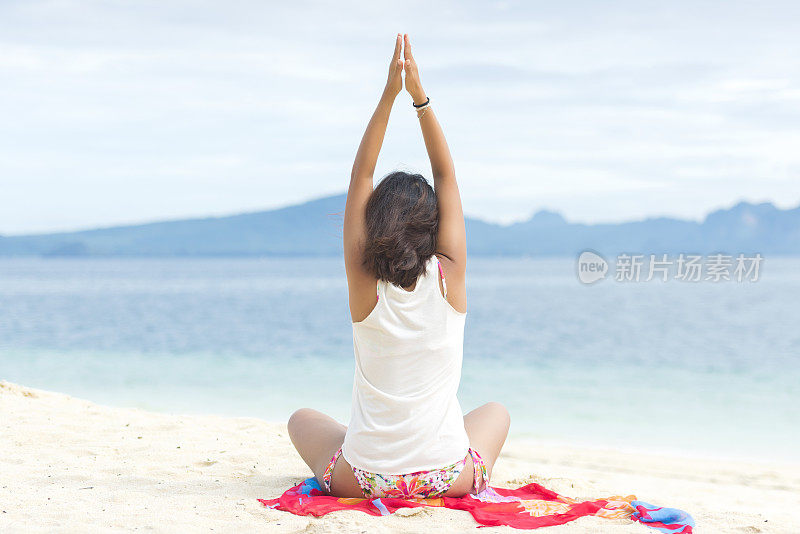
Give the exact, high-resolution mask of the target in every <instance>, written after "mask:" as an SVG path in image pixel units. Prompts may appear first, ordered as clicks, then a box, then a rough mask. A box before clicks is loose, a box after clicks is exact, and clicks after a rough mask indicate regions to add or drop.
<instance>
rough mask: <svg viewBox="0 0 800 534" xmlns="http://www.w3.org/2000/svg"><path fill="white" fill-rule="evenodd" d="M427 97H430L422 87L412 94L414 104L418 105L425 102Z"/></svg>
mask: <svg viewBox="0 0 800 534" xmlns="http://www.w3.org/2000/svg"><path fill="white" fill-rule="evenodd" d="M427 99H428V97H427V95H426V94H425V91H423V90H422V89H420V90H419V91H414V93H413V94H411V100H412V101H413V102H414V104H416V105H418V106H419V105H420V104H424V103H425V101H426V100H427Z"/></svg>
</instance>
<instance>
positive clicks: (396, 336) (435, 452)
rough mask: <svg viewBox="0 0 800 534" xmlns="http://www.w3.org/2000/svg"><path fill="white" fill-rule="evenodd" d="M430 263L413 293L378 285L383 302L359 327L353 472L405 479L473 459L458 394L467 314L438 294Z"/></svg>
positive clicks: (348, 445) (350, 438) (434, 263)
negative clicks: (357, 469) (409, 474)
mask: <svg viewBox="0 0 800 534" xmlns="http://www.w3.org/2000/svg"><path fill="white" fill-rule="evenodd" d="M438 261H439V260H438V259H437V258H436V256H435V255H433V256H431V257H430V259H429V260H428V261H427V263H426V270H425V273H424V274H423V275H421V276H420V277H419V278H418V279H417V283H416V285H415V287H414V289H413V290H412V291H406V290H405V289H403V288H401V287H398V286H395V285H394V284H391V283H389V282H386V281H382V280H379V281H378V302H377V304H376V305H375V308H374V309H373V310H372V312H371V313H370V314H369V315H368V316H367V317H366V319H364V320H363V321H359V322H356V323H353V349H354V351H355V358H356V366H355V378H354V380H353V400H352V407H351V413H350V424H349V425H348V427H347V433H346V435H345V438H344V444H343V445H342V455H344V458H345V460H347V461H348V463H350V465H352V466H353V467H357V468H359V469H363V470H364V471H369V472H372V473H381V474H387V475H401V474H406V473H413V472H415V471H423V470H428V469H436V468H441V467H445V466H447V465H450V464H453V463H455V462H457V461H459V460H461V459H462V458H464V457H465V456H466V455H467V454H468V452H469V437H468V436H467V432H466V430H465V429H464V415H463V414H462V412H461V406H460V405H459V402H458V399H457V398H456V393H457V391H458V384H459V382H460V380H461V361H462V357H463V350H464V320H465V318H466V313H460V312H458V311H456V310H455V309H454V308H453V307H452V306H451V305H450V303H448V302H447V300H446V299H445V297H444V296H443V295H442V292H441V290H440V289H439V270H438V267H439V265H438Z"/></svg>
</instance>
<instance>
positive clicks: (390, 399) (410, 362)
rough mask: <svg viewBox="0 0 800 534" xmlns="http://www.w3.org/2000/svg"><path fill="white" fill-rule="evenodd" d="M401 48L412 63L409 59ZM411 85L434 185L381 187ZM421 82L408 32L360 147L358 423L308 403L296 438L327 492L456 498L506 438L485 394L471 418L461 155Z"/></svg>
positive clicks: (473, 487)
mask: <svg viewBox="0 0 800 534" xmlns="http://www.w3.org/2000/svg"><path fill="white" fill-rule="evenodd" d="M401 50H402V52H403V54H404V59H405V61H404V60H403V59H401V58H400V53H401ZM403 71H405V87H406V90H407V91H408V92H409V94H410V95H411V98H412V99H413V104H414V108H413V109H415V110H416V113H417V117H418V118H419V123H420V126H421V128H422V136H423V138H424V140H425V147H426V149H427V151H428V157H429V158H430V162H431V170H432V173H433V181H434V186H435V193H434V189H433V188H431V186H430V185H429V184H428V182H427V181H426V180H425V179H424V178H423V177H422V176H420V175H417V174H408V173H405V172H394V173H391V174H389V175H388V176H386V177H385V178H384V179H383V180H382V181H381V182H380V183H379V184H378V186H377V187H376V188H375V190H374V191H373V186H372V176H373V173H374V171H375V165H376V161H377V159H378V153H379V152H380V149H381V145H382V143H383V137H384V134H385V133H386V125H387V123H388V122H389V114H390V112H391V110H392V105H393V104H394V100H395V98H396V97H397V95H398V93H400V91H401V90H402V88H403V80H402V73H403ZM429 103H430V100H429V99H428V97H427V96H426V95H425V91H424V90H423V89H422V85H421V83H420V78H419V72H418V70H417V65H416V63H415V61H414V57H413V56H412V54H411V45H410V43H409V40H408V35H405V36H401V35H400V34H398V35H397V40H396V43H395V49H394V56H393V57H392V63H391V65H390V67H389V79H388V81H387V83H386V87H385V88H384V90H383V94H382V96H381V99H380V102H379V103H378V107H377V109H376V110H375V112H374V113H373V115H372V119H371V120H370V121H369V124H368V125H367V130H366V132H365V133H364V137H363V138H362V140H361V145H360V146H359V148H358V153H357V154H356V159H355V163H354V164H353V171H352V174H351V177H350V187H349V189H348V192H347V203H346V206H345V215H344V230H343V234H344V259H345V269H346V272H347V285H348V290H349V301H350V315H351V318H352V321H353V346H354V352H355V358H356V371H355V379H354V385H353V404H352V411H351V418H350V425H349V426H344V425H342V424H340V423H338V422H337V421H335V420H334V419H332V418H331V417H328V416H327V415H324V414H322V413H320V412H318V411H316V410H312V409H309V408H304V409H301V410H298V411H296V412H295V413H294V414H292V416H291V418H290V419H289V436H290V437H291V439H292V443H294V446H295V447H296V448H297V451H298V452H299V453H300V456H301V457H302V458H303V460H304V461H305V462H306V463H307V464H308V466H309V467H310V468H311V470H312V471H313V472H314V475H315V476H316V478H317V480H318V481H319V483H320V487H322V488H324V490H325V491H327V492H328V493H329V494H330V495H334V496H337V497H368V498H377V497H387V496H388V497H404V498H428V497H439V496H447V497H461V496H463V495H466V494H467V493H473V494H476V493H478V492H480V491H481V490H482V489H483V488H485V487H486V485H488V483H489V479H490V477H491V472H492V468H493V466H494V463H495V460H496V459H497V456H498V455H499V454H500V449H501V448H502V446H503V443H504V442H505V439H506V435H507V434H508V427H509V416H508V411H507V410H506V409H505V408H504V407H503V406H502V405H500V404H498V403H494V402H490V403H488V404H484V405H483V406H481V407H479V408H477V409H475V410H473V411H471V412H469V413H468V414H466V415H462V412H461V408H460V406H459V403H458V399H457V398H456V392H457V390H458V384H459V381H460V378H461V360H462V354H463V340H464V319H465V316H466V310H467V296H466V288H465V272H466V266H467V249H466V232H465V228H464V216H463V213H462V211H461V198H460V195H459V192H458V185H457V184H456V176H455V169H454V167H453V160H452V158H451V157H450V150H449V149H448V147H447V142H446V141H445V138H444V134H443V133H442V128H441V126H439V122H438V121H437V120H436V116H435V114H434V112H433V109H432V108H431V106H430V104H429Z"/></svg>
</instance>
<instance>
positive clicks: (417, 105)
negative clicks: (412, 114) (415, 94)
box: [411, 97, 431, 108]
mask: <svg viewBox="0 0 800 534" xmlns="http://www.w3.org/2000/svg"><path fill="white" fill-rule="evenodd" d="M430 103H431V97H428V98H427V99H426V100H425V102H423V103H422V104H415V103H414V102H411V105H412V106H414V107H415V108H421V107H425V106H427V105H428V104H430Z"/></svg>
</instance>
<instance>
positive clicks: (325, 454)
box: [288, 408, 364, 497]
mask: <svg viewBox="0 0 800 534" xmlns="http://www.w3.org/2000/svg"><path fill="white" fill-rule="evenodd" d="M288 427H289V438H290V439H291V440H292V443H293V444H294V447H295V449H297V452H298V453H300V457H301V458H302V459H303V461H304V462H305V463H306V465H308V467H310V468H311V471H312V472H313V473H314V476H315V477H316V478H317V480H318V481H319V485H320V487H321V488H323V491H325V485H324V483H323V481H322V475H323V474H324V473H325V468H326V467H328V462H330V460H331V456H333V454H334V453H335V452H336V451H337V450H338V449H339V447H341V446H342V443H343V442H344V435H345V432H346V431H347V427H346V426H344V425H343V424H341V423H339V422H338V421H336V420H335V419H333V418H332V417H330V416H328V415H325V414H324V413H322V412H318V411H317V410H312V409H311V408H301V409H300V410H297V411H296V412H294V413H293V414H292V416H291V417H290V418H289V424H288ZM331 494H332V495H335V496H337V497H363V496H364V495H363V494H362V493H361V488H360V486H359V485H358V482H357V481H356V478H355V476H354V475H353V469H352V468H351V467H350V464H348V463H347V460H345V459H344V457H343V456H341V455H340V456H339V460H338V461H337V462H336V467H335V468H334V470H333V476H332V477H331Z"/></svg>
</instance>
